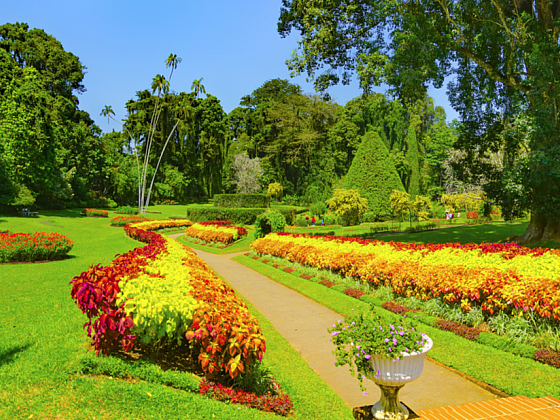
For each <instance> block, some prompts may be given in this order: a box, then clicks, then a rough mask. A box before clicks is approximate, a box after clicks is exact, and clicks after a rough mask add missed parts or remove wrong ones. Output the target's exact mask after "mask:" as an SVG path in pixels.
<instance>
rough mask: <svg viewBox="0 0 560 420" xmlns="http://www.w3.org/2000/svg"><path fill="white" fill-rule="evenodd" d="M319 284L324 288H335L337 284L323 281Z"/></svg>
mask: <svg viewBox="0 0 560 420" xmlns="http://www.w3.org/2000/svg"><path fill="white" fill-rule="evenodd" d="M319 284H322V285H323V286H327V287H333V286H334V285H335V284H336V283H335V282H332V281H328V280H326V279H323V280H321V281H320V282H319Z"/></svg>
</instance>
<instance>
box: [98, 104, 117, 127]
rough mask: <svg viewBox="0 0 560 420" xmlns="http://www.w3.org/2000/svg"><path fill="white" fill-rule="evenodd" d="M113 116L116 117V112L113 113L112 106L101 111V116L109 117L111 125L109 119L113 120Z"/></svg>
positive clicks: (106, 106)
mask: <svg viewBox="0 0 560 420" xmlns="http://www.w3.org/2000/svg"><path fill="white" fill-rule="evenodd" d="M111 114H112V115H115V111H113V108H111V105H105V108H103V109H102V110H101V114H99V115H103V116H104V117H107V124H109V118H111Z"/></svg>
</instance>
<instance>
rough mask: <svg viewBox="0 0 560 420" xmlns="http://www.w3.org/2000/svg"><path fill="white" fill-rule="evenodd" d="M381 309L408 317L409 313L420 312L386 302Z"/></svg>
mask: <svg viewBox="0 0 560 420" xmlns="http://www.w3.org/2000/svg"><path fill="white" fill-rule="evenodd" d="M381 307H382V308H383V309H386V310H388V311H391V312H393V313H395V314H398V315H406V313H407V312H418V311H417V310H414V309H410V308H407V307H406V306H403V305H399V304H398V303H395V302H385V303H383V305H381Z"/></svg>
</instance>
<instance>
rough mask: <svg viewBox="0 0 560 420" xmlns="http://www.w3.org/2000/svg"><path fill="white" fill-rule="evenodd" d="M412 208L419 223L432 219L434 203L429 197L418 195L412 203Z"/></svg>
mask: <svg viewBox="0 0 560 420" xmlns="http://www.w3.org/2000/svg"><path fill="white" fill-rule="evenodd" d="M412 207H413V208H414V212H415V213H416V216H417V217H418V220H419V221H423V220H429V219H430V210H431V209H432V203H431V202H430V199H429V198H428V197H424V196H422V195H417V196H416V197H415V199H414V202H413V203H412Z"/></svg>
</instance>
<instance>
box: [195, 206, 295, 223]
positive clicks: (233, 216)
mask: <svg viewBox="0 0 560 420" xmlns="http://www.w3.org/2000/svg"><path fill="white" fill-rule="evenodd" d="M276 211H278V212H280V213H281V214H282V215H283V216H284V218H285V219H286V223H287V224H289V225H291V224H293V221H294V220H295V217H296V209H295V208H293V207H288V208H281V209H276ZM263 212H264V209H262V208H257V209H251V208H217V207H205V206H194V207H188V208H187V210H186V213H187V219H189V220H191V221H193V222H202V221H205V220H229V221H230V222H232V223H234V224H240V225H252V224H254V223H255V220H257V216H259V215H260V214H262V213H263Z"/></svg>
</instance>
